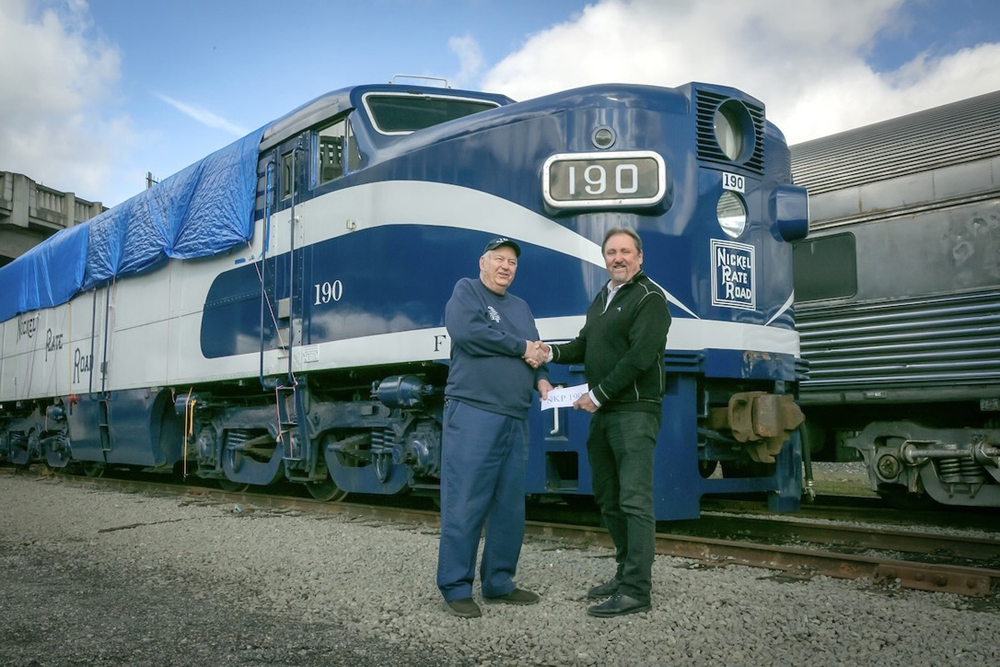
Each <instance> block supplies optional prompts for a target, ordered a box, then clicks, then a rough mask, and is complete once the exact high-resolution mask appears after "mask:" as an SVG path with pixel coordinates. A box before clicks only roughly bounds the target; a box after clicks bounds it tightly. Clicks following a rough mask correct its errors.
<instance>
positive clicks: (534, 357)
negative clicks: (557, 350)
mask: <svg viewBox="0 0 1000 667" xmlns="http://www.w3.org/2000/svg"><path fill="white" fill-rule="evenodd" d="M524 343H525V347H524V357H523V359H524V361H525V362H526V363H527V364H528V365H529V366H531V367H532V368H538V367H539V366H541V365H542V364H544V363H545V362H547V361H548V360H549V354H551V352H552V349H551V348H550V347H549V346H548V345H546V344H545V343H543V342H542V341H540V340H536V341H534V342H532V341H530V340H526V341H524Z"/></svg>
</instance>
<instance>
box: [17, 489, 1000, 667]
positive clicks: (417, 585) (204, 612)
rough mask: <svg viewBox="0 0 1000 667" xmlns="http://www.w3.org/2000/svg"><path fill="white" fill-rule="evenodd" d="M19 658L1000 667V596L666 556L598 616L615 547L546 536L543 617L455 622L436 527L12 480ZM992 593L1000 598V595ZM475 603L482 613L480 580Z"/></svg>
mask: <svg viewBox="0 0 1000 667" xmlns="http://www.w3.org/2000/svg"><path fill="white" fill-rule="evenodd" d="M0 506H2V507H3V508H4V509H3V511H2V512H0V565H2V568H3V570H2V571H3V574H2V575H0V576H2V582H3V584H2V586H0V617H2V621H0V664H5V665H18V666H21V665H23V666H28V665H33V666H34V665H39V666H41V665H45V666H49V665H52V666H56V665H82V664H88V665H91V664H98V665H100V664H108V665H110V664H124V665H148V664H158V665H209V664H211V665H213V666H226V665H301V666H312V665H317V666H318V665H368V664H371V665H417V666H420V665H497V666H499V665H608V664H611V665H662V664H684V665H719V664H725V665H748V666H749V665H762V664H778V663H785V664H804V663H809V664H811V665H848V664H873V665H906V666H913V665H942V664H962V665H996V664H997V661H998V659H1000V645H998V641H997V633H996V627H997V623H998V620H1000V613H998V612H997V610H996V609H997V607H996V604H995V600H992V604H990V603H989V602H990V601H987V603H986V604H984V603H983V602H982V601H981V600H978V599H973V598H965V597H960V596H953V595H948V594H944V593H927V592H922V591H911V590H904V589H900V588H898V587H896V586H884V587H874V586H872V585H871V583H870V582H868V581H867V580H857V581H851V580H839V579H829V578H825V577H817V578H814V579H812V580H810V581H796V582H791V583H789V582H787V581H784V580H782V579H781V578H774V577H773V575H774V573H773V572H770V571H767V570H761V569H755V568H747V567H740V566H728V567H705V566H702V565H700V564H698V563H696V562H695V561H691V560H687V559H680V558H671V557H665V556H657V558H656V562H655V565H654V569H653V609H652V611H650V612H645V613H640V614H633V615H628V616H623V617H620V618H612V619H600V618H593V617H589V616H587V615H586V608H587V606H588V605H590V604H593V601H592V600H588V599H587V597H586V593H587V590H588V589H589V588H590V587H591V586H594V585H595V584H597V583H601V582H603V581H606V580H607V579H608V577H609V576H610V575H611V574H613V571H614V560H613V554H612V552H611V551H610V550H609V549H603V548H593V549H586V550H578V549H567V548H564V547H563V546H562V545H560V544H559V543H555V542H551V541H540V540H530V541H528V542H527V543H526V544H525V545H524V548H523V550H522V554H521V561H520V566H519V570H518V576H517V580H516V581H517V584H518V585H519V586H520V587H522V588H526V589H528V590H533V591H535V592H537V593H539V594H540V595H541V596H542V599H541V601H540V602H539V603H538V604H535V605H530V606H518V605H482V609H483V616H482V617H481V618H475V619H466V618H458V617H455V616H451V615H449V614H447V613H446V612H445V611H444V610H443V608H442V600H441V596H440V594H439V593H438V591H437V588H436V587H435V584H434V574H435V568H436V562H437V543H438V533H437V529H436V528H435V527H430V526H423V527H414V526H412V525H402V524H380V523H377V522H373V521H371V520H368V519H364V520H358V519H354V520H352V519H350V518H348V517H330V516H325V515H324V516H320V515H309V514H301V513H296V512H279V511H275V510H266V509H257V508H253V507H247V506H235V505H233V504H231V503H218V502H214V501H208V500H201V499H192V498H190V497H186V498H178V497H174V496H158V495H148V494H141V493H123V492H118V491H110V490H105V489H100V488H98V487H95V486H90V485H80V484H77V483H75V482H65V481H62V480H61V479H60V478H59V477H58V476H57V477H54V478H52V477H49V478H42V477H38V476H37V475H35V474H30V473H29V474H23V473H22V474H17V475H15V474H0ZM994 595H995V593H994ZM474 599H475V600H476V601H477V602H479V603H481V602H482V597H481V595H480V592H479V589H478V582H477V586H476V590H475V594H474Z"/></svg>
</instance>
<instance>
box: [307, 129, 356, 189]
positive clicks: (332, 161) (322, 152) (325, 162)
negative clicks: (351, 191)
mask: <svg viewBox="0 0 1000 667" xmlns="http://www.w3.org/2000/svg"><path fill="white" fill-rule="evenodd" d="M315 146H316V152H315V154H316V160H315V174H316V184H317V185H323V184H324V183H329V182H330V181H332V180H335V179H338V178H340V177H341V176H343V175H344V174H349V173H351V172H352V171H356V170H358V169H360V168H361V153H360V152H359V151H358V145H357V142H356V141H355V140H354V132H353V131H352V129H351V123H350V121H348V120H347V118H346V117H345V118H341V119H340V120H337V121H335V122H334V123H332V124H330V125H327V126H326V127H323V128H320V129H319V130H317V131H316V144H315ZM345 163H346V164H345Z"/></svg>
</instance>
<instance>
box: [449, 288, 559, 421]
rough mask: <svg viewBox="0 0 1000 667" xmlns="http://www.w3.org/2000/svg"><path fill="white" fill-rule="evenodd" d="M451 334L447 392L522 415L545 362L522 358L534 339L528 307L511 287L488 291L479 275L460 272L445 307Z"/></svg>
mask: <svg viewBox="0 0 1000 667" xmlns="http://www.w3.org/2000/svg"><path fill="white" fill-rule="evenodd" d="M444 324H445V326H446V327H447V328H448V335H449V336H450V337H451V369H450V370H449V371H448V385H447V387H446V388H445V392H444V393H445V396H446V397H447V398H452V399H456V400H459V401H462V402H464V403H468V404H470V405H473V406H475V407H477V408H480V409H482V410H488V411H490V412H496V413H499V414H502V415H507V416H509V417H515V418H518V419H524V418H526V417H527V416H528V408H530V407H531V392H532V390H533V389H534V388H535V385H536V384H537V382H538V379H540V378H543V377H548V373H547V371H546V370H545V367H544V366H542V367H541V368H539V369H537V370H536V369H533V368H532V367H531V366H529V365H528V364H527V363H526V362H525V361H524V358H523V357H524V347H525V341H527V340H532V341H534V340H538V329H537V328H536V327H535V318H534V316H532V314H531V309H530V308H528V304H527V303H525V301H524V300H523V299H520V298H518V297H516V296H514V295H513V294H511V293H510V292H508V293H506V294H504V295H500V294H497V293H495V292H492V291H490V290H489V289H488V288H487V287H486V285H484V284H483V283H482V281H481V280H479V279H478V278H462V279H461V280H459V281H458V282H457V283H456V284H455V290H454V292H452V295H451V298H450V299H449V300H448V304H447V305H446V306H445V309H444Z"/></svg>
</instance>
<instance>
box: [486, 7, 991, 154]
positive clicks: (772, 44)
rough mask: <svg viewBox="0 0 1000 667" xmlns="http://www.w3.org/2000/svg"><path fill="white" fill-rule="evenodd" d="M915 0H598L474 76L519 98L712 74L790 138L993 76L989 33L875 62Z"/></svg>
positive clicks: (906, 21)
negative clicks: (897, 60) (980, 40)
mask: <svg viewBox="0 0 1000 667" xmlns="http://www.w3.org/2000/svg"><path fill="white" fill-rule="evenodd" d="M917 9H919V7H918V6H916V5H915V4H914V3H912V2H904V0H868V1H866V2H864V3H861V2H843V0H812V1H810V2H802V1H801V0H771V1H769V2H746V1H745V0H713V1H712V2H698V1H696V0H666V1H664V0H599V1H598V2H595V3H593V4H591V5H588V6H587V7H586V8H585V9H584V11H583V12H581V13H580V14H578V15H576V16H574V17H573V18H572V19H571V20H569V21H566V22H564V23H560V24H558V25H555V26H552V27H551V28H549V29H547V30H544V31H541V32H539V33H537V34H534V35H532V36H531V37H529V38H528V39H527V40H526V42H525V43H524V44H523V46H522V47H521V48H520V49H519V50H518V51H516V52H515V53H512V54H510V55H509V56H507V57H506V58H504V59H503V60H501V61H500V62H499V63H497V64H496V65H495V66H494V67H493V68H492V69H490V70H489V71H487V72H486V73H485V75H484V76H483V79H482V87H483V89H485V90H499V91H503V92H504V93H506V94H508V95H510V96H511V97H514V98H515V99H522V100H523V99H528V98H531V97H537V96H539V95H543V94H547V93H551V92H555V91H558V90H562V89H566V88H570V87H575V86H581V85H586V84H592V83H598V82H611V81H617V82H623V83H645V84H653V85H660V86H678V85H683V84H685V83H687V82H689V81H708V82H713V83H720V84H724V85H731V86H734V87H737V88H740V89H742V90H744V91H745V92H747V93H749V94H750V95H753V96H755V97H757V98H758V99H760V100H762V101H763V102H764V103H765V105H766V107H767V112H768V117H769V118H770V119H771V120H773V121H774V122H775V123H776V124H777V125H778V126H779V127H780V128H781V129H782V130H783V131H784V133H785V135H786V138H787V139H788V140H789V142H790V143H796V142H800V141H805V140H807V139H811V138H815V137H819V136H825V135H828V134H833V133H835V132H839V131H842V130H845V129H849V128H852V127H857V126H860V125H866V124H869V123H873V122H877V121H880V120H885V119H888V118H892V117H895V116H899V115H901V114H904V113H910V112H913V111H917V110H919V109H924V108H929V107H933V106H937V105H940V104H946V103H948V102H953V101H956V100H959V99H964V98H967V97H970V96H973V95H977V94H981V93H986V92H990V91H993V90H996V89H998V88H1000V53H998V48H1000V47H998V44H996V43H993V44H982V45H980V46H977V47H974V48H969V49H965V50H963V51H959V52H957V53H946V54H936V55H933V56H932V55H930V54H920V55H918V56H916V57H914V58H913V59H912V60H911V61H910V62H907V63H905V64H904V65H903V66H902V67H900V68H898V69H897V70H895V71H878V70H877V69H875V68H874V67H873V66H872V65H871V64H870V61H871V59H872V50H873V47H874V46H875V45H876V44H877V43H878V40H880V39H881V38H884V37H887V36H893V35H898V34H899V33H900V31H905V30H907V29H908V27H909V26H911V25H912V21H913V20H914V17H913V15H912V11H915V10H917ZM778 17H780V20H778Z"/></svg>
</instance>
